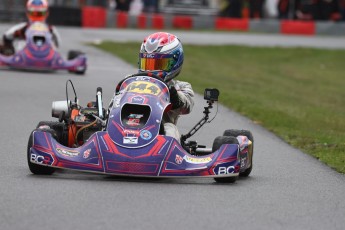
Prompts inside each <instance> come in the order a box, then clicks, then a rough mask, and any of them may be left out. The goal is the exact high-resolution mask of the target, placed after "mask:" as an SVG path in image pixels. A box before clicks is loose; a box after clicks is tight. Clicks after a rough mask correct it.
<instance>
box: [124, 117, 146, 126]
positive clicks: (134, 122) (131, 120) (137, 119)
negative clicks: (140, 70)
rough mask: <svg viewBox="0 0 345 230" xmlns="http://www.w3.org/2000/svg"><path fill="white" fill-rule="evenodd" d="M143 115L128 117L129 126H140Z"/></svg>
mask: <svg viewBox="0 0 345 230" xmlns="http://www.w3.org/2000/svg"><path fill="white" fill-rule="evenodd" d="M143 116H144V115H143V114H130V115H129V116H128V121H127V123H126V124H127V125H129V126H138V125H140V118H142V117H143Z"/></svg>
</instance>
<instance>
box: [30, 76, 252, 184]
mask: <svg viewBox="0 0 345 230" xmlns="http://www.w3.org/2000/svg"><path fill="white" fill-rule="evenodd" d="M68 83H71V85H72V87H73V91H74V94H75V97H74V101H71V100H70V99H69V98H68V94H67V99H66V100H65V101H55V102H53V104H52V116H53V117H55V118H58V119H59V120H58V121H55V122H54V121H41V122H39V124H38V125H37V128H36V129H35V130H34V131H33V132H32V133H31V135H30V138H29V142H28V148H27V160H28V165H29V168H30V170H31V172H32V173H33V174H46V175H49V174H52V173H54V171H55V170H56V168H63V169H73V170H80V171H87V172H94V173H102V174H109V175H119V176H136V177H175V178H176V177H178V178H182V177H211V178H214V179H215V180H216V181H217V182H229V183H233V182H235V181H236V180H237V178H238V177H239V176H248V175H249V174H250V172H251V170H252V167H253V144H254V143H253V142H254V140H253V136H252V134H251V132H250V131H247V130H232V129H230V130H226V131H225V132H224V133H223V135H222V136H219V137H216V138H215V140H214V143H213V146H212V148H207V147H206V146H203V145H199V144H198V143H197V142H196V141H187V139H188V138H190V137H191V136H192V135H193V134H195V133H196V132H197V131H198V130H199V129H200V128H201V127H202V126H203V125H204V124H205V123H206V122H208V121H209V114H210V109H211V108H212V107H213V104H214V103H215V102H217V101H218V95H219V91H218V90H217V89H206V90H205V93H204V99H205V100H206V101H207V106H206V107H204V111H203V113H204V117H203V118H202V119H201V120H200V121H199V122H198V123H197V124H196V125H195V126H194V127H193V128H192V129H191V130H190V131H189V132H188V133H187V134H185V135H182V136H181V139H180V140H176V139H174V138H173V137H170V136H166V135H165V132H164V128H163V126H162V120H163V115H164V113H166V112H167V111H168V110H169V109H171V103H170V95H169V88H168V86H167V84H166V83H165V82H164V81H162V80H161V79H160V78H159V77H157V76H155V75H152V74H147V73H139V74H135V75H131V76H129V77H127V78H125V79H124V80H123V81H121V82H120V83H119V84H118V86H117V87H116V89H117V90H116V91H117V92H121V97H116V98H117V99H116V100H114V102H113V105H112V106H110V108H109V109H107V110H106V109H105V108H103V102H102V89H101V88H100V87H99V88H97V91H96V101H93V102H89V103H88V104H87V106H86V107H81V106H80V105H79V104H78V99H77V95H76V93H75V89H74V86H73V84H72V82H71V81H70V80H69V81H67V83H66V92H67V91H68V90H67V89H68Z"/></svg>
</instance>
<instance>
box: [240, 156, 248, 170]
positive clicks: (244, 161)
mask: <svg viewBox="0 0 345 230" xmlns="http://www.w3.org/2000/svg"><path fill="white" fill-rule="evenodd" d="M246 162H247V157H243V158H241V168H243V167H244V166H246Z"/></svg>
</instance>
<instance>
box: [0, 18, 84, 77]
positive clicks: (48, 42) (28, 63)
mask: <svg viewBox="0 0 345 230" xmlns="http://www.w3.org/2000/svg"><path fill="white" fill-rule="evenodd" d="M25 35H26V36H25V37H26V40H25V44H24V46H23V47H22V48H19V50H17V52H16V53H15V54H13V55H10V56H6V55H2V54H0V66H6V67H9V68H13V69H21V70H36V71H56V70H68V71H69V72H73V73H77V74H84V73H85V71H86V68H87V63H86V61H87V59H86V56H85V54H83V53H81V52H78V51H70V52H72V53H73V54H72V56H71V55H69V59H70V60H65V59H64V58H63V57H62V56H61V55H60V53H59V52H58V51H57V50H56V48H55V45H54V44H53V41H52V35H51V33H50V31H49V28H48V27H47V25H46V24H44V23H41V22H35V23H33V24H32V25H31V26H30V27H29V28H28V29H27V30H26V33H25Z"/></svg>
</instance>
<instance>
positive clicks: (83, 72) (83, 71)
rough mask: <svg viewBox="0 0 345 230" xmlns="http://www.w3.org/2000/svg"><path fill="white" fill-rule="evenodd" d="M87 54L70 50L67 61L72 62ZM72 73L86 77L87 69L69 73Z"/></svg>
mask: <svg viewBox="0 0 345 230" xmlns="http://www.w3.org/2000/svg"><path fill="white" fill-rule="evenodd" d="M84 54H85V53H83V52H81V51H79V50H70V51H68V54H67V59H68V60H72V59H75V58H77V57H78V56H80V55H84ZM69 72H70V73H75V74H78V75H84V74H85V72H86V68H85V69H84V70H81V71H78V70H77V71H69Z"/></svg>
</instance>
